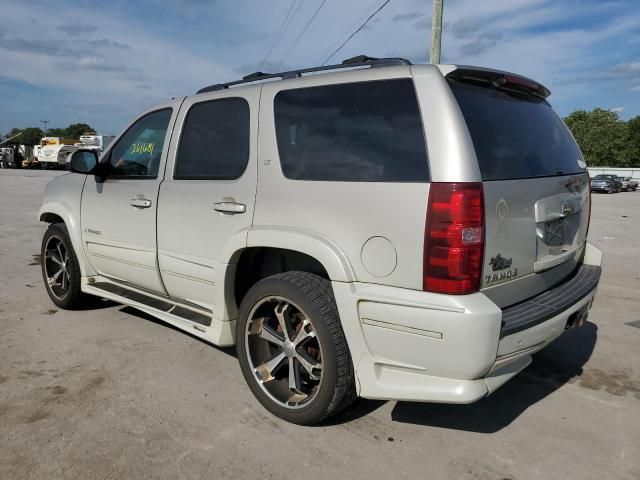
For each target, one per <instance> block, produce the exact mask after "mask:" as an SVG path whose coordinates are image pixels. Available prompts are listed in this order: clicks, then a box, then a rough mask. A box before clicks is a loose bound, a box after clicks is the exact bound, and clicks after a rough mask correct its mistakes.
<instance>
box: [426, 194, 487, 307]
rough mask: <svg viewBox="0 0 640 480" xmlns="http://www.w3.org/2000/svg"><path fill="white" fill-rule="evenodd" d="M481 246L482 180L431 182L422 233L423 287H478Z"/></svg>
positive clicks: (463, 290)
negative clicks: (474, 181) (472, 181)
mask: <svg viewBox="0 0 640 480" xmlns="http://www.w3.org/2000/svg"><path fill="white" fill-rule="evenodd" d="M483 246H484V202H483V190H482V183H432V184H431V187H430V189H429V203H428V206H427V222H426V227H425V233H424V257H423V289H424V290H425V291H429V292H437V293H449V294H465V293H472V292H475V291H477V290H478V289H479V287H480V278H481V275H482V253H483Z"/></svg>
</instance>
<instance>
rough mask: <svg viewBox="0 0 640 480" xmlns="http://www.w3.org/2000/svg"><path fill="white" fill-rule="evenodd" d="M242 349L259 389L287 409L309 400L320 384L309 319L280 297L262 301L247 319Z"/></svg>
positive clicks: (319, 353)
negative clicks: (243, 348) (244, 351)
mask: <svg viewBox="0 0 640 480" xmlns="http://www.w3.org/2000/svg"><path fill="white" fill-rule="evenodd" d="M248 318H249V320H248V321H247V325H246V329H245V332H244V335H245V348H246V354H247V359H248V360H249V367H250V369H251V371H252V372H253V375H254V377H255V379H256V381H257V383H258V385H260V388H262V390H263V391H264V392H265V393H266V394H267V395H268V396H269V397H270V398H271V399H272V400H274V401H275V402H277V403H278V404H280V405H281V406H284V407H286V408H290V409H296V408H301V407H303V406H305V405H306V404H308V403H309V402H310V401H311V400H313V399H314V398H315V396H316V394H317V393H318V389H319V387H320V384H321V382H322V348H321V347H320V343H319V341H318V338H317V335H316V330H315V328H314V326H313V323H312V322H311V320H310V319H309V317H308V316H307V315H306V314H305V313H304V312H303V311H302V309H300V307H298V306H297V305H295V304H294V303H293V302H291V301H290V300H287V299H286V298H283V297H266V298H263V299H261V300H260V301H259V302H258V303H256V304H255V305H254V306H253V308H252V309H251V312H250V314H249V316H248Z"/></svg>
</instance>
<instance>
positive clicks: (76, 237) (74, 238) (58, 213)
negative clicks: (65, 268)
mask: <svg viewBox="0 0 640 480" xmlns="http://www.w3.org/2000/svg"><path fill="white" fill-rule="evenodd" d="M38 219H39V220H40V221H41V222H44V223H48V224H53V223H63V224H64V226H65V227H66V228H67V232H68V234H69V239H70V240H71V244H72V245H73V250H74V251H75V254H76V257H77V258H78V263H79V264H80V272H81V274H82V276H83V277H84V276H87V275H92V274H94V272H89V271H88V270H87V268H88V267H87V261H86V257H85V254H84V249H83V248H82V232H81V231H80V223H79V219H76V218H75V217H74V215H72V214H71V212H70V211H69V209H67V208H65V206H64V205H63V204H61V203H59V202H55V201H50V202H45V203H44V204H43V205H42V207H40V210H39V211H38Z"/></svg>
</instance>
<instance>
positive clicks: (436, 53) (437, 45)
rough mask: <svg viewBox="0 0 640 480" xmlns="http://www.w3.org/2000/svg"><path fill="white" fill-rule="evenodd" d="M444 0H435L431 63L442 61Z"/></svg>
mask: <svg viewBox="0 0 640 480" xmlns="http://www.w3.org/2000/svg"><path fill="white" fill-rule="evenodd" d="M443 1H444V0H433V21H432V23H431V63H432V64H434V65H435V64H437V63H440V52H441V50H442V3H443Z"/></svg>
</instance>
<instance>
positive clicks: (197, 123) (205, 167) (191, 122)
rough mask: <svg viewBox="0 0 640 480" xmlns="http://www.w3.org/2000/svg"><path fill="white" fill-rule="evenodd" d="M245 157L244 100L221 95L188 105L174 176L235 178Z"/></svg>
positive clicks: (246, 118) (246, 126)
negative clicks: (223, 97) (189, 107)
mask: <svg viewBox="0 0 640 480" xmlns="http://www.w3.org/2000/svg"><path fill="white" fill-rule="evenodd" d="M248 159H249V105H248V104H247V102H246V101H245V100H243V99H242V98H225V99H222V100H213V101H211V102H203V103H198V104H196V105H194V106H193V107H191V109H190V110H189V113H188V114H187V118H186V120H185V122H184V128H183V131H182V138H181V139H180V146H179V149H178V159H177V165H176V171H175V176H174V178H186V179H234V178H238V177H239V176H240V175H242V172H244V169H245V167H246V166H247V161H248Z"/></svg>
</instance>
